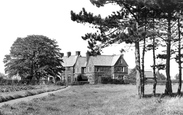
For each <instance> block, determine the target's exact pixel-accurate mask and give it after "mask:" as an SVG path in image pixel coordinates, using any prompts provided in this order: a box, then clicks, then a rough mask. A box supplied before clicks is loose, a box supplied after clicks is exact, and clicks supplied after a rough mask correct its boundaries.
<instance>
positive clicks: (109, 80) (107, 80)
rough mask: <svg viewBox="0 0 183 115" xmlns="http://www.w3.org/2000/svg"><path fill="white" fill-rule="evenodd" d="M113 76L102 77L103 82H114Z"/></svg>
mask: <svg viewBox="0 0 183 115" xmlns="http://www.w3.org/2000/svg"><path fill="white" fill-rule="evenodd" d="M112 81H113V80H112V78H111V77H102V78H101V83H103V84H107V83H112Z"/></svg>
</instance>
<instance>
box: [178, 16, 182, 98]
mask: <svg viewBox="0 0 183 115" xmlns="http://www.w3.org/2000/svg"><path fill="white" fill-rule="evenodd" d="M178 34H179V48H178V50H179V51H178V52H179V54H178V58H179V59H178V64H179V86H178V90H177V93H178V95H180V94H181V88H182V66H181V63H182V62H181V38H180V37H181V36H180V35H181V31H180V20H179V19H178Z"/></svg>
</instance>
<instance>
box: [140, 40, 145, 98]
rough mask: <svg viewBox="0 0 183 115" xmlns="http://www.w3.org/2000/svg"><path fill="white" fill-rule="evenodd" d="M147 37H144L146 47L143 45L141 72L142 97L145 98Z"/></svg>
mask: <svg viewBox="0 0 183 115" xmlns="http://www.w3.org/2000/svg"><path fill="white" fill-rule="evenodd" d="M145 44H146V42H145V37H144V45H143V51H142V52H143V53H142V71H141V76H142V95H143V96H144V91H145V88H144V86H145V84H144V79H145V74H144V71H145V66H144V58H145Z"/></svg>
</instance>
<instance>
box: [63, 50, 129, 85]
mask: <svg viewBox="0 0 183 115" xmlns="http://www.w3.org/2000/svg"><path fill="white" fill-rule="evenodd" d="M62 65H63V67H64V68H65V71H64V72H63V75H62V76H63V77H65V79H66V80H67V82H68V83H73V82H74V81H77V77H78V76H79V75H83V76H86V77H87V78H88V81H89V82H90V83H91V84H96V83H101V79H102V77H111V78H112V79H123V76H124V75H126V74H128V64H127V63H126V61H125V60H124V58H123V55H98V56H89V54H88V53H87V54H86V57H82V56H81V55H80V52H79V51H76V55H71V52H67V56H64V57H63V64H62Z"/></svg>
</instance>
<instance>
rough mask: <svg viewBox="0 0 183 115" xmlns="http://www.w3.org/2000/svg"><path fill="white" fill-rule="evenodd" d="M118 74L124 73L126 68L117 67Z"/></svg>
mask: <svg viewBox="0 0 183 115" xmlns="http://www.w3.org/2000/svg"><path fill="white" fill-rule="evenodd" d="M115 71H116V72H124V67H115Z"/></svg>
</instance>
